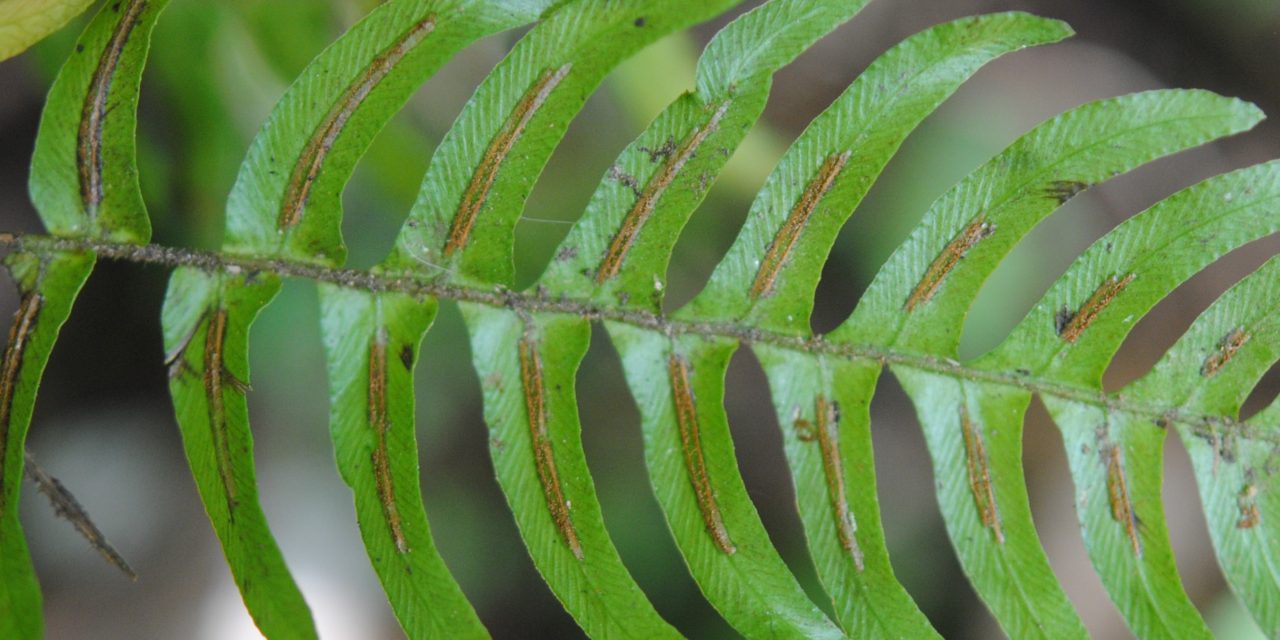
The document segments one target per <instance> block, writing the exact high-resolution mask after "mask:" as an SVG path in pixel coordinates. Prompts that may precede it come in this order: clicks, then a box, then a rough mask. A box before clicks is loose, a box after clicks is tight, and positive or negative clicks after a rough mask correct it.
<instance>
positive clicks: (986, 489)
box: [960, 406, 1004, 544]
mask: <svg viewBox="0 0 1280 640" xmlns="http://www.w3.org/2000/svg"><path fill="white" fill-rule="evenodd" d="M960 428H961V430H962V431H963V433H964V459H965V469H966V470H967V471H968V474H969V492H970V493H972V494H973V501H974V503H975V504H976V505H977V507H978V517H979V518H980V519H981V520H982V525H983V526H984V527H987V528H988V529H991V532H992V533H994V534H995V537H996V542H998V543H1000V544H1004V530H1003V529H1001V528H1000V514H999V512H998V511H997V508H996V495H995V491H994V489H993V488H992V486H991V468H990V465H989V463H988V462H987V447H986V445H984V444H983V442H982V433H981V432H980V429H981V427H980V426H979V425H977V424H974V422H973V421H972V420H970V419H969V410H968V409H967V408H965V407H963V406H962V407H960Z"/></svg>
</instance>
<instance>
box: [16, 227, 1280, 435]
mask: <svg viewBox="0 0 1280 640" xmlns="http://www.w3.org/2000/svg"><path fill="white" fill-rule="evenodd" d="M0 247H3V248H8V249H10V250H11V251H20V252H27V253H33V254H36V255H44V254H51V253H61V252H93V253H96V254H97V255H98V256H99V257H102V258H107V259H110V260H118V261H122V262H129V263H134V264H147V265H158V266H164V267H191V268H195V269H201V270H204V271H208V272H224V273H255V272H256V273H268V274H273V275H276V276H279V277H282V278H295V279H301V280H311V281H313V282H328V283H332V284H336V285H340V286H343V287H347V288H350V289H358V290H363V291H370V292H379V291H393V292H397V293H404V294H408V295H414V296H423V297H425V296H430V297H434V298H440V299H444V300H454V301H459V302H470V303H476V304H483V305H488V306H493V307H502V308H507V309H511V310H513V311H520V312H522V313H562V314H565V315H574V316H578V317H580V318H586V319H588V320H595V321H610V322H621V323H624V324H630V325H634V326H637V327H642V328H645V329H650V330H654V331H659V332H662V333H664V334H666V335H670V336H675V335H699V336H706V337H722V338H731V339H734V340H737V341H739V342H741V343H743V344H767V345H770V346H774V347H778V348H782V349H788V350H792V351H798V352H803V353H810V354H826V355H832V356H838V357H843V358H846V359H849V360H873V361H876V362H879V363H881V364H883V365H897V366H903V367H911V368H915V369H920V370H924V371H930V372H934V373H939V374H943V375H947V376H950V377H953V378H957V379H964V380H971V381H974V382H987V383H995V384H1002V385H1007V386H1011V387H1017V388H1020V389H1024V390H1026V391H1030V392H1033V393H1038V394H1040V395H1042V396H1054V397H1058V398H1063V399H1065V400H1073V401H1076V402H1082V403H1086V404H1091V405H1095V406H1105V407H1109V408H1110V409H1111V410H1113V411H1124V412H1127V413H1131V414H1134V415H1140V416H1145V417H1148V418H1150V419H1151V420H1152V421H1154V422H1156V423H1158V424H1161V425H1166V426H1167V425H1170V424H1174V423H1183V424H1188V425H1191V426H1199V425H1203V424H1205V423H1206V422H1213V423H1214V425H1215V426H1216V427H1217V428H1220V429H1232V430H1235V431H1236V436H1237V437H1241V438H1246V439H1252V440H1258V441H1265V442H1270V443H1273V444H1280V434H1272V433H1266V432H1263V431H1262V430H1261V429H1258V428H1256V427H1254V426H1253V425H1250V424H1248V423H1243V422H1239V421H1236V420H1234V419H1232V418H1228V417H1223V416H1207V415H1195V414H1189V413H1185V412H1180V411H1177V410H1174V409H1171V408H1169V407H1162V406H1156V405H1152V404H1149V403H1142V402H1136V401H1134V400H1132V399H1130V398H1126V397H1125V396H1123V395H1122V394H1117V395H1113V394H1107V393H1105V392H1101V391H1098V390H1097V389H1090V388H1088V387H1081V386H1076V385H1069V384H1063V383H1061V382H1058V381H1055V380H1051V379H1048V378H1044V377H1039V376H1036V375H1022V374H1019V373H1017V372H1013V371H990V370H986V369H978V368H975V367H972V366H969V365H967V364H965V363H962V362H959V361H956V360H952V359H949V358H940V357H936V356H930V355H925V354H920V353H912V352H908V351H902V350H898V349H892V348H885V347H880V346H876V345H868V344H849V343H836V342H828V341H826V340H825V339H824V337H823V336H821V335H817V336H800V335H790V334H785V333H779V332H775V331H766V330H763V329H759V328H756V327H752V326H750V325H744V324H735V323H732V322H716V321H705V322H704V321H689V320H675V319H671V318H668V317H666V316H664V315H662V314H656V313H652V312H648V311H641V310H635V309H622V308H611V307H605V306H601V305H599V304H597V303H594V302H591V301H588V300H582V299H575V298H571V297H562V296H557V297H551V296H548V295H545V294H544V293H542V292H539V291H525V292H520V291H512V290H510V289H507V288H505V287H502V286H495V287H491V288H479V287H473V286H461V285H456V284H445V283H442V282H440V281H439V280H438V279H434V278H432V277H430V276H427V275H425V274H416V273H400V274H391V273H380V272H375V271H367V270H360V269H343V268H335V267H324V266H319V265H314V264H307V263H304V262H298V261H293V260H281V259H264V258H255V257H252V256H239V255H230V254H225V253H218V252H215V251H201V250H197V249H183V248H175V247H166V246H161V245H155V244H148V245H135V244H125V243H119V242H109V241H102V240H91V239H80V238H61V237H54V236H45V235H27V234H14V233H0Z"/></svg>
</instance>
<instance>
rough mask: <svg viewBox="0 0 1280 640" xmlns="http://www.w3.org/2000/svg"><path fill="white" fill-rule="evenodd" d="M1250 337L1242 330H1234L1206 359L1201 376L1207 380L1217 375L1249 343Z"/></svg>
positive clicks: (1201, 368)
mask: <svg viewBox="0 0 1280 640" xmlns="http://www.w3.org/2000/svg"><path fill="white" fill-rule="evenodd" d="M1250 337H1251V336H1250V335H1249V334H1247V333H1245V332H1244V330H1242V329H1232V330H1231V333H1228V334H1227V335H1226V336H1225V337H1224V338H1222V340H1221V341H1219V342H1218V349H1217V350H1216V351H1214V352H1213V353H1212V354H1210V355H1209V357H1208V358H1206V359H1205V361H1204V365H1203V366H1201V367H1200V375H1202V376H1204V377H1206V378H1209V377H1212V376H1214V375H1216V374H1217V373H1218V371H1219V370H1221V369H1222V367H1224V366H1226V364H1227V363H1228V362H1230V361H1231V358H1233V357H1235V355H1236V352H1237V351H1239V350H1240V347H1243V346H1244V345H1245V343H1246V342H1248V341H1249V338H1250Z"/></svg>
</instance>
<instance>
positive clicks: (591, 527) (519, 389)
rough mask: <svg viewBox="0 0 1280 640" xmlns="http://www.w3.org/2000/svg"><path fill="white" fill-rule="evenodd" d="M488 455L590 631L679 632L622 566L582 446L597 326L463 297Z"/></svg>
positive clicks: (572, 609)
mask: <svg viewBox="0 0 1280 640" xmlns="http://www.w3.org/2000/svg"><path fill="white" fill-rule="evenodd" d="M462 311H463V315H464V317H465V318H466V321H467V327H468V329H469V331H470V334H471V345H472V352H473V360H474V365H475V368H476V373H477V374H478V375H479V376H480V381H481V386H482V387H483V391H484V411H485V422H486V423H487V424H488V425H489V438H488V441H489V453H490V455H491V456H492V458H493V466H494V470H495V471H496V472H497V476H498V483H499V484H500V485H501V486H502V490H503V493H504V494H505V495H506V497H507V502H508V504H510V506H511V511H512V512H513V513H514V514H515V518H516V524H517V525H518V526H519V528H520V533H521V536H522V537H523V538H524V542H525V546H526V547H527V548H528V550H529V554H530V555H531V556H532V558H533V562H534V565H535V566H536V567H537V568H538V571H539V572H540V573H541V574H542V577H543V579H545V580H546V581H547V584H548V585H549V586H550V587H551V590H552V592H554V593H555V595H556V597H557V598H558V599H559V600H560V602H561V603H562V604H563V605H564V607H565V609H566V610H568V612H569V613H570V615H572V616H573V618H574V620H575V621H577V623H578V625H579V626H581V627H582V629H583V630H584V631H586V632H587V634H588V635H590V636H592V637H596V638H636V639H642V638H679V637H680V634H679V633H678V632H676V630H675V629H674V628H672V627H671V626H670V625H668V624H667V623H666V622H665V621H663V619H662V618H661V617H659V615H658V613H657V612H656V611H655V610H654V609H653V606H652V605H651V604H650V603H649V601H648V600H647V599H646V598H645V595H644V593H642V592H641V591H640V587H639V586H638V585H636V583H635V582H634V580H633V579H632V578H631V575H630V574H629V573H628V572H627V569H626V567H624V566H623V564H622V560H621V558H620V557H619V556H618V552H617V550H616V549H615V548H614V546H613V542H612V541H611V540H610V538H609V533H608V531H606V529H605V526H604V519H603V517H602V515H601V511H600V502H599V500H598V499H597V497H596V492H595V485H594V484H593V483H592V481H591V474H590V471H589V469H588V468H587V461H586V456H585V454H584V453H583V449H582V433H581V432H582V427H581V425H580V423H579V420H578V405H577V399H576V396H575V393H574V386H575V385H574V382H575V375H576V373H577V370H578V366H579V364H580V363H581V362H582V358H583V356H585V355H586V352H587V346H588V342H589V339H590V336H591V326H590V324H588V322H587V321H586V320H583V319H580V318H574V317H569V316H563V315H532V316H518V315H517V314H515V313H512V312H511V311H509V310H506V309H495V308H492V307H486V306H479V305H471V304H464V305H462Z"/></svg>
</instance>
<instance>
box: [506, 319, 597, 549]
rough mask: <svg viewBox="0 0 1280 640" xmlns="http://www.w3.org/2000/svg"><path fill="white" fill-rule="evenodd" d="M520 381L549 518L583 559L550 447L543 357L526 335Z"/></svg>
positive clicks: (521, 349) (522, 342) (523, 341)
mask: <svg viewBox="0 0 1280 640" xmlns="http://www.w3.org/2000/svg"><path fill="white" fill-rule="evenodd" d="M519 352H520V381H521V382H522V383H523V387H524V402H525V409H526V410H527V412H528V414H529V436H530V441H531V442H532V444H533V462H534V465H535V466H536V467H537V470H538V481H539V482H540V483H542V494H543V496H544V497H546V500H547V510H548V511H550V512H551V520H552V521H554V522H555V524H556V528H557V529H559V530H560V537H561V538H563V539H564V542H565V544H566V545H568V546H569V550H570V551H572V552H573V556H574V557H575V558H577V559H579V560H581V559H582V543H581V542H580V541H579V540H578V531H577V530H576V529H575V528H574V527H573V518H572V517H571V516H570V514H569V504H568V502H567V501H566V500H565V498H564V491H563V490H562V489H561V487H560V474H559V473H558V472H557V471H556V458H555V453H554V452H553V451H552V450H551V436H550V434H548V433H547V399H546V393H545V389H544V388H543V386H542V358H541V357H540V356H539V355H538V346H537V345H536V344H535V343H534V342H533V341H532V340H531V339H530V338H529V337H527V336H526V337H524V338H521V339H520V347H519Z"/></svg>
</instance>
